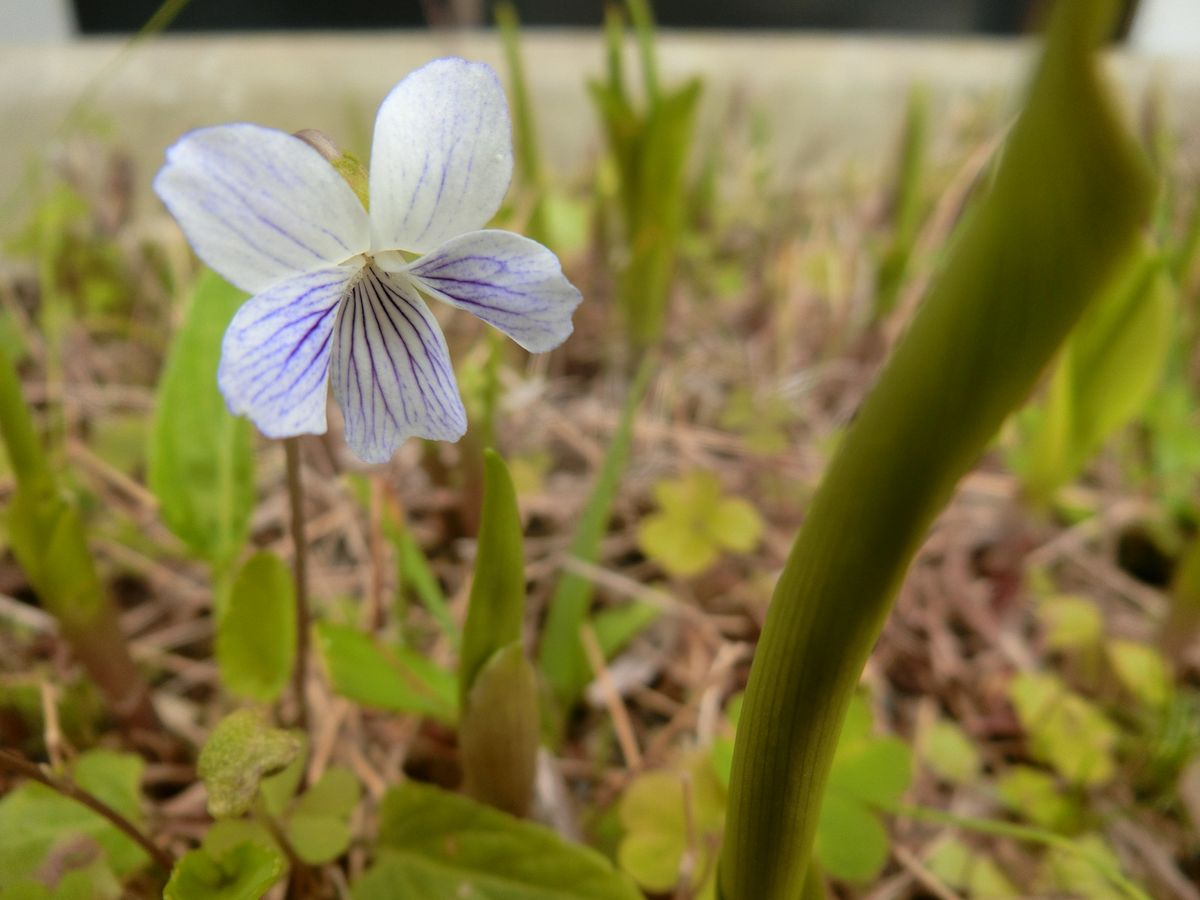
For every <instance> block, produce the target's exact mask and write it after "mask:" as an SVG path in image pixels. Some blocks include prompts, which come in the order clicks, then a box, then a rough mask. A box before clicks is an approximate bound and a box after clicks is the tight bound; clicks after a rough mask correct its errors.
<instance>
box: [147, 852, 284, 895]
mask: <svg viewBox="0 0 1200 900" xmlns="http://www.w3.org/2000/svg"><path fill="white" fill-rule="evenodd" d="M284 869H285V865H284V860H283V856H282V855H280V853H279V852H278V851H276V850H274V849H271V848H269V847H264V846H263V845H262V844H256V843H245V844H239V845H238V846H236V847H233V848H231V849H230V850H228V851H227V852H225V853H223V854H220V855H217V856H214V855H213V854H211V853H209V852H208V851H207V850H192V851H191V852H190V853H185V854H184V855H183V856H182V857H180V859H179V862H177V863H176V864H175V869H174V871H173V872H171V880H170V881H168V882H167V886H166V888H165V889H164V891H163V898H164V900H259V898H261V897H262V896H263V895H264V894H266V892H267V890H268V889H269V888H270V887H271V885H273V884H275V882H277V881H278V880H279V879H280V878H281V877H282V876H283V873H284Z"/></svg>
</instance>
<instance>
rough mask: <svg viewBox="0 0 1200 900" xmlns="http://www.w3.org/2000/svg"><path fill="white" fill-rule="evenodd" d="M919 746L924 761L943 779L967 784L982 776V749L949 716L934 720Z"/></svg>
mask: <svg viewBox="0 0 1200 900" xmlns="http://www.w3.org/2000/svg"><path fill="white" fill-rule="evenodd" d="M918 745H919V746H920V750H921V757H922V759H924V761H925V764H926V765H928V766H929V768H930V769H931V770H932V771H933V773H934V774H935V775H937V776H938V777H939V778H941V779H942V780H943V781H948V782H950V783H951V784H963V785H967V784H971V782H973V781H974V780H975V778H976V777H977V776H978V775H979V764H980V763H979V751H978V750H976V749H975V745H974V744H972V743H971V740H970V738H968V737H967V735H966V734H965V733H964V732H963V730H962V729H961V728H959V727H958V725H957V724H955V723H954V722H951V721H950V720H949V719H937V720H936V721H934V722H933V723H932V724H931V725H930V726H929V728H928V729H927V730H926V731H925V733H924V734H922V735H921V737H920V740H919V742H918Z"/></svg>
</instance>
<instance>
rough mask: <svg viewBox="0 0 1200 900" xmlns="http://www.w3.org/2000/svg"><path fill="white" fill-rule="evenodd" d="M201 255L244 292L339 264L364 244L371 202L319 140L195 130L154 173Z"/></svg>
mask: <svg viewBox="0 0 1200 900" xmlns="http://www.w3.org/2000/svg"><path fill="white" fill-rule="evenodd" d="M154 190H155V192H156V193H157V194H158V196H159V197H160V198H161V199H162V201H163V203H164V204H166V207H167V209H168V210H170V212H171V215H173V216H174V217H175V219H176V221H177V222H179V225H180V227H181V228H183V232H184V234H185V235H187V239H188V242H189V243H190V244H191V245H192V248H193V249H194V250H195V251H196V254H197V255H198V256H199V257H200V258H201V259H202V260H204V262H206V263H207V264H208V265H209V266H210V267H212V268H213V269H215V270H216V271H217V272H218V273H220V274H221V275H222V276H224V277H225V279H226V280H228V281H230V282H232V283H233V284H235V285H237V286H238V287H239V288H241V289H242V290H244V291H247V292H249V293H252V294H255V293H258V292H260V291H262V290H264V289H266V288H268V287H270V286H271V285H273V284H275V283H276V282H278V281H280V280H282V279H284V278H288V277H291V276H294V275H299V274H302V273H304V272H311V271H313V270H314V269H318V268H321V267H324V266H330V265H336V264H337V263H340V262H342V261H345V260H347V259H348V258H349V257H352V256H354V255H355V254H358V253H362V252H363V251H364V250H366V249H367V246H368V243H369V239H370V225H369V221H368V218H367V213H366V210H364V209H363V206H362V203H360V202H359V200H358V198H357V197H356V196H355V195H354V191H353V190H352V189H351V188H350V186H349V185H348V184H347V183H346V181H345V180H344V179H343V178H342V176H341V175H339V174H338V172H337V171H336V170H335V169H334V168H333V166H331V165H330V164H329V163H328V162H327V161H326V160H325V159H324V158H323V157H322V156H321V154H319V153H317V151H316V150H314V149H313V148H312V147H310V146H309V145H308V144H306V143H304V141H302V140H300V139H299V138H297V137H293V136H292V135H290V134H287V133H285V132H282V131H276V130H275V129H273V128H263V127H261V126H258V125H248V124H234V125H218V126H215V127H212V128H201V129H199V130H197V131H192V132H189V133H188V134H185V135H184V136H183V137H182V138H180V139H179V140H178V141H177V142H176V143H175V144H174V145H173V146H172V147H171V148H170V149H168V150H167V163H166V165H165V166H163V168H162V169H161V171H159V173H158V177H156V178H155V179H154Z"/></svg>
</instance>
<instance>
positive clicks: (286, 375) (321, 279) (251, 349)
mask: <svg viewBox="0 0 1200 900" xmlns="http://www.w3.org/2000/svg"><path fill="white" fill-rule="evenodd" d="M359 270H360V267H357V266H339V267H335V268H328V269H318V270H317V271H315V272H309V273H307V274H305V275H299V276H297V277H295V278H289V279H287V280H286V281H281V282H279V283H278V284H277V285H275V286H274V287H272V288H270V289H269V290H266V291H264V292H263V293H261V294H258V295H257V296H254V297H251V298H250V299H249V300H247V301H246V303H245V304H244V305H243V306H242V308H241V309H239V310H238V311H237V314H236V315H234V317H233V321H232V322H230V323H229V329H228V330H227V331H226V332H225V340H224V342H223V343H222V345H221V364H220V366H219V367H218V369H217V383H218V384H219V385H220V387H221V393H223V394H224V395H225V400H226V402H227V403H228V404H229V408H230V409H231V410H232V411H233V412H234V413H235V414H237V415H244V416H248V417H249V418H250V420H251V421H253V422H254V424H255V425H257V426H258V428H259V430H260V431H262V433H263V434H265V435H266V436H267V437H273V438H282V437H292V436H293V435H297V434H322V433H324V431H325V406H326V396H327V394H328V390H327V387H328V384H329V358H330V355H331V353H332V349H333V327H334V323H335V322H336V321H337V312H338V307H339V305H340V304H341V302H342V298H343V296H344V295H345V294H346V291H347V289H348V287H349V285H350V284H351V282H352V281H353V280H354V278H355V277H356V276H357V273H358V272H359Z"/></svg>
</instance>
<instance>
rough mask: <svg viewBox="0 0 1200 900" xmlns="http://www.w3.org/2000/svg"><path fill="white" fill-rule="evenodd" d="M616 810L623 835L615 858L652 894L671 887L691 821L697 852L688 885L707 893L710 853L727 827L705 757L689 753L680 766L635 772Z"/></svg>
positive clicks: (721, 790) (686, 847)
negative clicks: (635, 775) (642, 772)
mask: <svg viewBox="0 0 1200 900" xmlns="http://www.w3.org/2000/svg"><path fill="white" fill-rule="evenodd" d="M618 814H619V816H620V819H621V825H622V827H623V828H624V829H625V836H624V837H623V838H622V839H621V843H620V846H619V848H618V850H617V859H618V861H619V863H620V865H621V868H622V869H624V870H625V871H626V872H628V873H629V874H630V875H632V876H633V877H634V879H635V880H636V881H637V882H638V884H639V885H641V886H642V887H643V888H644V889H646V890H647V891H650V892H653V893H658V892H663V893H667V892H670V891H672V890H674V888H675V886H676V885H677V884H678V883H679V878H680V864H681V862H682V860H683V856H684V854H685V853H686V852H687V851H688V850H689V821H690V823H691V827H692V832H691V834H692V836H693V838H694V841H695V843H694V845H693V846H692V847H691V848H690V849H692V850H694V851H695V853H696V854H697V855H696V858H694V859H693V860H691V862H692V864H693V866H692V881H691V884H690V885H689V887H690V888H691V889H692V890H693V891H697V892H699V893H701V894H703V893H705V892H706V889H707V891H711V882H712V876H713V875H714V869H715V865H714V864H715V862H716V860H715V859H712V856H713V854H714V851H715V848H716V847H717V846H719V843H720V838H721V831H722V829H723V828H724V825H725V789H724V787H723V786H722V785H721V783H720V781H719V780H718V779H717V777H716V772H715V771H714V769H713V766H712V764H711V762H710V760H709V758H708V757H707V756H705V755H702V754H695V755H693V756H690V757H687V758H685V759H684V760H683V761H682V764H681V765H680V767H679V769H678V770H658V771H654V772H646V773H644V774H642V775H639V776H637V778H635V779H634V780H633V781H632V782H631V783H630V784H629V786H628V787H627V788H626V789H625V793H624V794H623V795H622V796H621V802H620V805H619V806H618ZM700 879H704V883H701V880H700Z"/></svg>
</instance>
